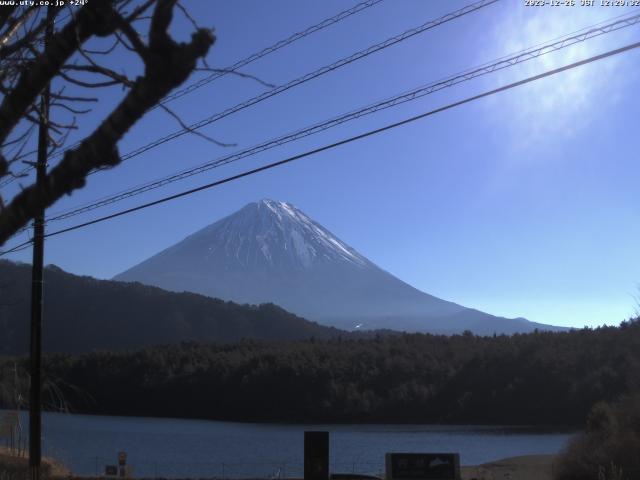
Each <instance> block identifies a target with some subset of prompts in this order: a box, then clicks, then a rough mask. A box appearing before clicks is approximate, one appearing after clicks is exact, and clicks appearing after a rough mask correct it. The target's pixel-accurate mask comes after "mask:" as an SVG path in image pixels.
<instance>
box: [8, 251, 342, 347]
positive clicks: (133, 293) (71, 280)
mask: <svg viewBox="0 0 640 480" xmlns="http://www.w3.org/2000/svg"><path fill="white" fill-rule="evenodd" d="M44 281H45V294H44V309H45V314H44V321H43V329H44V334H43V338H44V351H45V352H66V353H79V352H89V351H92V350H125V349H136V348H141V347H145V346H151V345H162V344H169V343H179V342H181V341H199V342H235V341H239V340H241V339H243V338H253V339H261V340H296V339H305V338H310V337H315V338H330V337H334V336H337V335H340V334H342V333H341V331H340V330H337V329H335V328H330V327H325V326H322V325H318V324H317V323H314V322H309V321H307V320H305V319H303V318H300V317H298V316H296V315H293V314H291V313H289V312H287V311H286V310H283V309H282V308H280V307H277V306H275V305H272V304H265V305H260V306H250V305H238V304H236V303H233V302H225V301H222V300H217V299H213V298H209V297H205V296H202V295H197V294H194V293H175V292H167V291H164V290H161V289H159V288H156V287H149V286H147V285H142V284H139V283H123V282H114V281H109V280H96V279H95V278H92V277H80V276H77V275H72V274H70V273H67V272H64V271H62V270H61V269H59V268H57V267H53V266H52V267H47V268H46V269H45V273H44ZM30 282H31V266H30V265H25V264H16V263H12V262H8V261H4V260H0V332H1V334H0V354H24V353H26V352H28V351H29V307H30V304H29V292H30V291H31V289H30Z"/></svg>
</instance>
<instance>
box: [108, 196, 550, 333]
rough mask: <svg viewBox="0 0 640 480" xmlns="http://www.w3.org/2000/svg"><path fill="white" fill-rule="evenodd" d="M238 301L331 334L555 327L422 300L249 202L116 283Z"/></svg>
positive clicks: (331, 242)
mask: <svg viewBox="0 0 640 480" xmlns="http://www.w3.org/2000/svg"><path fill="white" fill-rule="evenodd" d="M115 279H116V280H122V281H139V282H142V283H145V284H148V285H156V286H159V287H161V288H165V289H167V290H173V291H191V292H197V293H200V294H203V295H208V296H212V297H219V298H223V299H225V300H232V301H236V302H242V303H256V304H258V303H264V302H274V303H276V304H278V305H280V306H282V307H283V308H285V309H287V310H288V311H291V312H294V313H296V314H298V315H301V316H303V317H305V318H309V319H312V320H315V321H318V322H320V323H323V324H326V325H332V326H336V327H339V328H346V329H353V328H356V327H361V328H368V329H371V328H388V329H393V330H407V331H422V332H441V333H453V332H461V331H463V330H465V329H470V330H472V331H474V332H475V333H480V334H490V333H494V332H497V333H515V332H526V331H531V330H534V329H535V328H541V329H545V328H547V329H553V328H554V327H551V326H546V325H541V324H535V323H533V322H528V321H526V320H524V319H515V320H508V319H504V318H500V317H494V316H492V315H489V314H485V313H483V312H479V311H477V310H471V309H467V308H465V307H463V306H460V305H457V304H455V303H452V302H448V301H445V300H441V299H439V298H436V297H434V296H432V295H429V294H427V293H424V292H421V291H419V290H417V289H416V288H414V287H412V286H411V285H408V284H407V283H405V282H403V281H401V280H400V279H398V278H396V277H394V276H393V275H391V274H390V273H388V272H386V271H384V270H382V269H381V268H379V267H377V266H376V265H375V264H374V263H372V262H371V261H370V260H368V259H367V258H365V257H364V256H362V255H361V254H359V253H358V252H356V251H355V250H354V249H353V248H351V247H349V246H348V245H347V244H346V243H344V242H342V241H341V240H339V239H338V238H337V237H336V236H335V235H333V234H332V233H331V232H329V231H328V230H327V229H325V228H324V227H322V226H321V225H319V224H318V223H316V222H315V221H313V220H312V219H311V218H309V217H308V216H307V215H305V214H304V213H303V212H301V211H300V210H298V209H297V208H295V207H294V206H293V205H291V204H289V203H285V202H277V201H273V200H262V201H260V202H255V203H250V204H248V205H247V206H245V207H244V208H242V209H241V210H239V211H238V212H236V213H234V214H232V215H230V216H228V217H225V218H223V219H222V220H220V221H218V222H216V223H214V224H212V225H210V226H208V227H205V228H204V229H202V230H200V231H198V232H196V233H195V234H193V235H191V236H189V237H187V238H185V239H184V240H182V241H181V242H179V243H177V244H175V245H174V246H172V247H170V248H168V249H166V250H164V251H162V252H160V253H158V254H157V255H154V256H152V257H151V258H149V259H147V260H145V261H144V262H142V263H140V264H139V265H136V266H134V267H133V268H131V269H129V270H127V271H125V272H123V273H121V274H119V275H117V276H116V277H115Z"/></svg>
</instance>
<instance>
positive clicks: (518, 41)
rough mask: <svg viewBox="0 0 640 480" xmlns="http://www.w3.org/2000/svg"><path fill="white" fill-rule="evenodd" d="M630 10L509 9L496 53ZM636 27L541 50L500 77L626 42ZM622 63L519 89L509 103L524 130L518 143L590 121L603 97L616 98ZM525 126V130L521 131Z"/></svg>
mask: <svg viewBox="0 0 640 480" xmlns="http://www.w3.org/2000/svg"><path fill="white" fill-rule="evenodd" d="M552 10H553V11H552ZM629 13H630V12H629V11H628V10H622V9H620V10H618V9H608V8H594V9H589V8H583V9H567V10H565V11H556V10H554V9H522V8H520V9H515V10H514V11H510V12H508V14H507V15H505V18H504V22H503V23H502V24H501V25H500V27H499V28H498V30H496V33H495V35H496V37H497V38H496V41H495V42H492V44H494V45H499V46H500V47H499V48H500V50H501V52H499V53H497V55H505V54H510V53H513V52H518V51H521V50H524V49H528V48H530V47H532V46H536V45H543V44H546V43H550V42H552V41H554V40H556V39H560V38H564V37H567V36H571V35H573V34H576V33H581V32H583V31H586V30H589V29H591V28H593V26H596V25H598V26H599V25H604V24H608V23H609V22H610V21H614V19H615V17H618V16H621V15H622V14H629ZM637 29H638V27H637V26H632V27H629V28H625V29H621V30H620V31H618V32H615V33H614V34H613V35H607V36H603V37H599V38H593V39H590V40H587V41H585V42H580V43H577V44H575V45H572V46H570V47H568V48H563V49H562V50H560V51H557V52H552V53H548V54H545V55H542V56H541V57H539V58H537V59H535V60H531V61H528V62H525V63H523V64H522V65H520V66H519V68H518V69H508V71H505V72H503V73H501V74H500V80H501V82H500V83H508V82H512V81H514V80H517V79H521V78H525V77H528V76H532V75H536V74H539V73H542V72H545V71H548V70H553V69H556V68H559V67H561V66H563V65H568V64H571V63H574V62H577V61H580V60H583V59H587V58H589V57H591V56H593V55H597V54H599V53H602V52H605V51H608V50H610V49H613V48H617V47H619V46H623V45H625V44H626V43H628V42H629V41H630V38H632V37H634V36H637ZM605 37H606V38H605ZM494 53H496V52H494ZM623 65H625V62H623V61H622V60H621V59H619V58H611V59H606V60H605V61H602V62H598V63H597V64H595V65H586V66H582V67H578V68H575V69H571V70H570V71H567V72H563V73H560V74H559V75H557V76H554V77H552V78H548V79H544V80H542V81H538V82H534V83H532V84H529V85H526V86H525V87H523V88H522V89H518V91H517V92H516V93H515V94H514V95H513V96H512V97H510V99H509V102H508V105H507V108H508V111H509V114H508V115H509V117H510V118H509V124H510V125H511V126H512V128H516V129H517V130H518V132H519V133H520V135H517V138H518V141H517V142H516V146H518V147H525V148H527V147H530V146H531V145H532V144H535V143H538V142H539V141H540V140H542V139H543V138H548V137H549V136H559V137H564V138H566V137H571V136H573V135H575V134H576V133H577V132H579V131H581V130H582V129H584V128H585V127H586V126H588V125H589V124H590V123H591V122H592V120H593V119H594V117H595V116H596V115H597V110H598V109H599V108H601V107H602V106H603V104H604V103H606V102H616V101H617V95H616V94H615V92H616V91H617V90H618V89H619V88H621V86H622V82H623V79H622V77H623V76H622V75H620V74H619V71H620V69H621V68H623ZM626 65H628V62H626ZM625 68H628V67H625ZM603 92H606V94H603ZM493 101H494V102H498V101H500V99H499V98H497V99H494V100H493ZM523 132H526V135H522V133H523Z"/></svg>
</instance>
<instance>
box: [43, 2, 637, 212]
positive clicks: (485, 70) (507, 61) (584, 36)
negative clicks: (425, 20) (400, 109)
mask: <svg viewBox="0 0 640 480" xmlns="http://www.w3.org/2000/svg"><path fill="white" fill-rule="evenodd" d="M638 23H640V14H635V15H633V16H628V17H627V18H624V19H621V20H617V21H615V22H611V23H608V24H606V25H600V26H598V27H596V28H591V29H589V30H587V31H583V32H582V33H580V34H578V35H573V36H570V37H564V38H562V39H561V40H558V41H556V42H553V43H550V44H546V45H545V44H541V45H542V46H536V47H534V48H530V49H526V50H522V51H520V52H518V53H516V54H515V55H512V56H510V57H509V56H507V57H502V58H500V59H499V60H498V61H496V62H494V63H485V64H483V65H482V66H480V67H478V68H475V69H469V70H466V71H463V72H461V73H459V74H456V75H453V76H451V77H448V78H444V79H442V80H439V81H437V82H433V83H430V84H427V85H425V86H421V87H419V88H416V89H413V90H410V91H408V92H406V93H403V94H401V95H397V96H395V97H392V98H390V99H386V100H383V101H380V102H377V103H374V104H371V105H369V106H366V107H363V108H360V109H358V110H354V111H352V112H349V113H346V114H343V115H341V116H338V117H335V118H332V119H330V120H327V121H324V122H321V123H318V124H315V125H312V126H310V127H306V128H304V129H301V130H298V131H295V132H293V133H289V134H286V135H283V136H280V137H277V138H275V139H271V140H269V141H267V142H263V143H261V144H258V145H255V146H253V147H250V148H247V149H245V150H242V151H240V152H236V153H234V154H230V155H226V156H224V157H222V158H218V159H216V160H213V161H210V162H207V163H204V164H202V165H199V166H197V167H194V168H190V169H186V170H183V171H181V172H178V173H175V174H172V175H170V176H167V177H163V178H161V179H158V180H155V181H152V182H147V183H145V184H143V185H140V186H137V187H134V188H130V189H127V190H124V191H122V192H119V193H116V194H112V195H110V196H107V197H103V198H101V199H98V200H95V201H93V202H91V203H88V204H85V205H82V206H78V207H74V208H72V209H69V210H66V211H63V212H61V213H59V214H54V215H53V216H51V217H50V218H49V219H48V221H49V222H53V221H59V220H64V219H67V218H70V217H73V216H76V215H79V214H82V213H86V212H88V211H91V210H95V209H97V208H100V207H103V206H106V205H110V204H113V203H116V202H118V201H121V200H124V199H127V198H130V197H133V196H135V195H139V194H142V193H145V192H148V191H150V190H154V189H156V188H160V187H163V186H165V185H168V184H170V183H173V182H176V181H179V180H183V179H185V178H188V177H191V176H194V175H197V174H200V173H203V172H206V171H208V170H211V169H214V168H217V167H220V166H222V165H226V164H229V163H232V162H235V161H238V160H240V159H242V158H246V157H249V156H253V155H256V154H258V153H261V152H263V151H266V150H269V149H271V148H274V147H277V146H281V145H284V144H286V143H290V142H292V141H295V140H298V139H300V138H304V137H307V136H310V135H313V134H316V133H319V132H322V131H324V130H327V129H330V128H333V127H335V126H338V125H341V124H343V123H346V122H348V121H352V120H356V119H358V118H360V117H363V116H365V115H370V114H372V113H375V112H378V111H380V110H384V109H387V108H391V107H394V106H397V105H401V104H404V103H406V102H409V101H413V100H416V99H418V98H422V97H424V96H426V95H429V94H431V93H434V92H436V91H439V90H442V89H444V88H448V87H452V86H454V85H457V84H459V83H462V82H465V81H469V80H471V79H473V78H477V77H479V76H483V75H487V74H490V73H493V72H496V71H499V70H502V69H504V68H508V67H511V66H514V65H516V64H519V63H522V62H525V61H528V60H531V59H535V58H538V57H540V56H541V55H545V54H547V53H551V52H555V51H558V50H561V49H563V48H567V47H569V46H571V45H575V44H576V43H580V42H584V41H586V40H589V39H591V38H595V37H598V36H600V35H604V34H606V33H611V32H613V31H616V30H619V29H622V28H625V27H629V26H632V25H636V24H638ZM583 30H585V29H583Z"/></svg>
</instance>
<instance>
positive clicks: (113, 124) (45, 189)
mask: <svg viewBox="0 0 640 480" xmlns="http://www.w3.org/2000/svg"><path fill="white" fill-rule="evenodd" d="M104 3H105V2H104V1H103V2H100V0H93V3H89V4H88V6H91V5H94V6H96V5H99V6H102V9H100V10H94V11H92V13H91V14H85V13H84V12H85V8H86V7H84V8H83V9H82V10H81V11H80V13H79V15H78V18H77V19H76V20H75V21H74V22H72V23H74V24H75V25H76V28H78V29H80V30H79V33H82V35H79V38H76V37H75V36H74V35H70V38H67V37H66V36H65V35H68V34H69V32H68V28H67V27H68V26H67V27H65V28H64V29H63V30H62V32H61V33H60V34H58V35H56V37H57V38H58V41H57V43H56V47H55V48H51V49H49V48H48V49H47V51H46V52H45V58H46V57H47V56H50V57H52V58H50V59H49V61H51V62H53V63H54V68H55V71H50V68H51V67H49V69H47V68H46V67H45V66H44V65H41V64H40V65H38V67H39V69H40V70H39V74H38V75H35V76H34V78H33V81H34V83H35V82H41V81H42V78H45V77H46V78H51V77H52V76H53V75H54V74H55V73H56V72H57V71H59V70H60V69H61V68H62V66H63V65H64V64H65V63H66V60H67V59H68V58H69V56H70V55H71V53H73V52H75V51H77V49H78V48H79V46H80V43H81V42H83V41H85V40H86V39H87V38H88V36H89V35H91V33H89V32H94V34H95V35H99V34H104V33H105V32H108V31H109V28H111V27H108V28H107V27H104V23H106V24H112V25H115V26H116V28H118V29H120V30H121V31H122V27H123V22H125V21H124V20H123V19H122V17H121V16H120V15H119V14H118V13H117V12H116V11H115V10H113V9H108V8H106V7H105V5H104ZM175 3H176V0H157V3H156V7H155V9H154V12H153V16H152V20H151V25H150V27H149V43H148V45H143V46H144V50H143V51H144V52H145V54H144V56H143V55H140V56H141V58H142V60H143V61H144V65H145V70H144V75H142V76H140V77H138V78H136V79H135V81H134V82H133V84H132V85H131V89H130V90H129V92H128V93H127V94H126V95H125V97H124V99H123V100H122V101H121V102H120V104H119V105H118V106H117V107H116V108H115V109H114V110H113V111H112V112H111V113H110V114H109V115H108V116H107V117H106V118H105V119H104V121H103V122H102V123H101V124H100V125H99V126H98V128H97V129H96V130H94V131H93V132H92V133H91V134H90V135H89V136H88V137H86V138H85V139H84V140H83V141H82V142H81V143H80V145H79V146H77V147H76V148H72V149H69V150H67V151H66V152H65V154H64V156H63V158H62V161H60V163H59V164H58V165H56V166H55V167H54V168H53V169H52V170H51V171H50V172H49V173H48V175H47V176H46V180H45V182H43V183H44V185H43V186H41V187H39V186H38V185H31V186H29V187H27V188H25V189H24V190H23V191H22V192H21V193H19V194H18V195H16V196H15V197H14V198H13V199H12V201H11V203H10V204H9V205H7V206H6V207H5V208H4V210H3V211H2V212H0V244H3V243H4V242H6V240H7V239H8V238H10V237H11V235H13V234H14V233H16V232H17V231H18V230H19V229H20V228H21V227H23V226H24V225H26V224H27V222H28V221H29V219H30V218H32V217H33V216H34V214H35V213H36V212H37V211H38V209H39V208H42V206H45V207H46V206H50V205H51V204H53V203H54V202H55V201H56V200H58V199H59V198H61V197H62V196H63V195H67V194H70V193H71V192H73V190H75V189H78V188H81V187H82V186H84V184H85V182H86V176H87V174H88V173H89V172H90V171H92V170H94V169H99V168H103V167H112V166H115V165H117V164H118V163H120V161H121V159H120V155H119V153H118V149H117V143H118V141H119V140H120V139H121V138H122V137H123V136H124V134H125V133H126V132H127V131H128V130H129V129H130V128H131V127H132V126H133V125H134V124H135V123H136V122H137V121H138V120H139V119H140V118H141V117H142V116H143V115H144V114H145V112H147V111H148V110H150V109H151V108H152V107H153V106H155V105H156V104H158V103H159V102H160V101H161V100H162V98H164V97H165V96H166V95H167V94H168V93H169V92H170V91H171V90H172V89H173V88H175V87H177V86H179V85H180V84H182V83H183V82H184V81H185V80H186V79H187V78H188V77H189V75H190V74H191V73H192V72H193V70H194V69H195V68H196V65H197V62H198V60H199V59H200V58H202V57H204V56H205V55H206V54H207V52H208V51H209V48H210V47H211V45H212V44H213V43H214V41H215V37H214V36H213V34H212V32H211V31H210V30H208V29H199V30H197V31H195V32H194V33H193V34H192V36H191V41H190V42H189V43H177V42H175V41H174V40H173V39H172V38H171V37H170V36H169V34H168V28H169V25H170V23H171V20H172V16H173V7H174V6H175ZM94 8H97V7H94ZM100 15H105V16H106V18H105V22H104V23H103V24H102V25H103V28H102V29H97V28H96V27H95V25H94V23H97V22H100ZM125 28H126V27H125ZM65 32H66V34H65ZM61 37H64V38H65V40H66V41H68V42H69V44H67V45H60V38H61ZM57 49H61V51H58V50H57ZM138 54H140V52H138ZM39 60H40V63H43V60H42V59H39ZM21 80H22V79H21ZM16 88H17V87H16ZM22 88H23V90H25V89H26V87H25V86H24V85H23V86H22ZM31 88H32V89H33V86H32V87H31ZM29 92H30V90H29ZM12 93H13V92H12ZM23 95H26V93H23ZM18 98H19V99H20V97H19V96H18ZM21 100H22V101H24V99H21ZM5 101H6V99H5ZM15 101H16V102H17V100H15ZM32 101H33V99H32V100H31V102H32ZM28 104H29V103H27V105H28ZM3 107H5V102H4V101H3V104H2V105H1V106H0V140H4V138H5V137H6V134H4V132H5V130H7V131H10V129H11V128H12V126H11V125H10V123H11V121H12V120H13V116H12V115H13V114H14V109H15V105H14V106H13V108H3ZM26 108H27V107H24V108H23V109H22V110H23V111H24V110H26ZM18 119H19V118H18ZM3 135H4V136H3Z"/></svg>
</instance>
